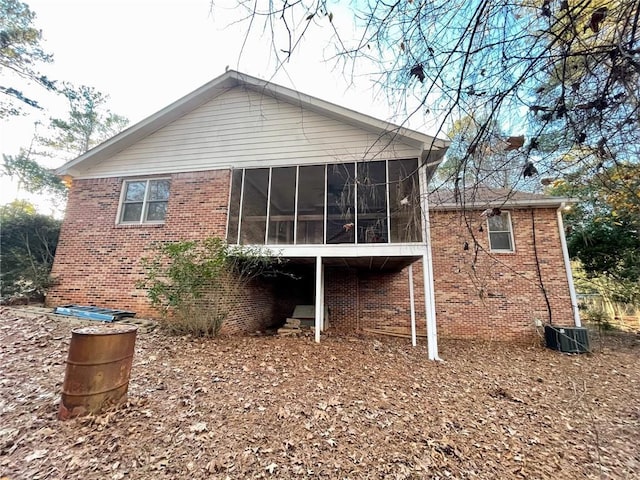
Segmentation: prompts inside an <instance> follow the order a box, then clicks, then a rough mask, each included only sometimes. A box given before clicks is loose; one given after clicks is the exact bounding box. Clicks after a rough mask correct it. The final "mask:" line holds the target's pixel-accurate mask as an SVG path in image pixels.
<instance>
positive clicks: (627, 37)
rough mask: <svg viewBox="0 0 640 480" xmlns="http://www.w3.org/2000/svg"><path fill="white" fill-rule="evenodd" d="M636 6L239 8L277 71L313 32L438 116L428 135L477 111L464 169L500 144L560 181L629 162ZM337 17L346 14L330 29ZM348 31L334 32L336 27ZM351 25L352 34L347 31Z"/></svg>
mask: <svg viewBox="0 0 640 480" xmlns="http://www.w3.org/2000/svg"><path fill="white" fill-rule="evenodd" d="M639 3H640V2H638V1H637V0H635V1H615V2H603V1H589V0H533V1H520V2H507V1H505V0H489V1H483V0H472V1H466V0H465V1H463V0H447V1H444V0H435V1H429V2H421V1H414V0H408V1H398V2H390V3H386V2H381V1H376V0H374V1H372V2H368V3H366V2H365V3H362V2H359V3H354V4H351V6H349V7H344V6H343V5H339V4H334V3H332V2H329V1H327V0H302V1H298V2H289V1H287V0H280V1H270V2H262V3H261V2H255V3H254V2H251V3H249V2H238V5H239V6H240V7H241V8H244V9H245V10H248V12H247V15H246V16H245V18H246V21H247V22H248V24H247V25H248V33H247V35H251V34H252V32H253V31H255V32H257V33H258V32H260V33H262V32H263V31H264V30H266V31H268V32H270V33H271V38H272V45H273V49H272V50H273V54H274V55H275V56H276V57H277V58H278V59H279V62H280V63H279V66H283V65H284V64H285V63H286V62H287V61H289V60H291V59H292V58H293V57H294V55H296V54H300V53H301V51H302V49H303V48H304V42H302V40H303V38H304V37H305V36H306V35H309V32H310V31H311V30H315V31H316V33H317V34H318V35H323V33H324V32H326V33H324V36H325V38H326V41H327V43H328V44H329V45H330V46H331V48H332V49H333V52H334V55H333V56H332V57H331V59H332V60H333V61H334V62H335V65H336V66H337V67H339V68H342V70H343V71H344V72H348V73H349V74H351V75H353V76H362V73H361V72H362V71H365V69H366V71H368V72H373V73H369V74H367V76H368V77H369V78H371V79H372V80H373V81H375V82H376V83H377V84H379V85H383V86H384V88H385V89H386V91H387V92H388V96H389V100H390V101H389V104H391V105H399V106H401V107H402V108H403V109H404V111H405V121H409V120H410V119H411V117H413V116H431V117H435V118H438V119H439V123H438V128H437V129H436V133H444V132H447V131H449V130H450V129H451V127H452V126H453V124H454V122H455V121H456V120H458V119H461V118H464V117H467V116H475V118H476V119H478V118H480V117H478V116H477V115H476V113H477V112H481V113H482V115H481V120H479V121H478V124H477V126H476V127H475V129H474V132H473V135H472V136H471V137H470V138H469V139H468V148H467V149H466V151H464V152H463V154H462V156H461V158H460V159H459V162H460V164H461V167H460V168H462V169H463V170H464V169H465V166H466V164H467V163H472V162H473V160H474V155H478V152H479V151H481V150H482V147H483V146H485V145H490V144H491V143H492V142H495V141H496V139H498V138H500V137H501V136H503V137H504V136H507V138H508V137H512V138H519V137H520V136H523V139H524V140H525V141H524V142H522V145H521V146H519V147H518V148H516V149H514V150H513V151H511V153H510V156H511V157H512V158H513V161H514V162H516V163H518V164H519V167H520V169H521V171H522V173H524V172H525V170H526V169H528V172H529V173H531V172H533V171H534V170H532V168H531V167H532V166H534V167H535V171H536V172H537V173H538V174H539V178H541V177H545V176H546V177H553V178H558V177H560V176H562V175H564V174H565V173H568V172H571V171H573V170H574V169H575V168H576V166H578V165H577V164H576V163H566V162H560V161H559V159H560V158H561V157H562V156H563V155H564V154H565V153H567V152H569V151H571V150H572V149H574V148H575V149H577V150H576V151H579V152H580V153H582V155H581V156H580V157H579V158H578V157H576V158H577V162H578V163H579V164H582V163H590V162H593V163H594V164H595V165H597V164H599V163H604V164H605V165H606V164H607V163H609V164H611V163H613V162H614V161H615V159H618V161H619V160H625V161H634V162H636V161H637V160H636V159H637V158H638V145H639V143H640V142H639V140H640V138H639V134H638V132H640V128H638V126H639V125H640V116H639V115H638V111H639V110H638V92H639V91H640V85H639V76H640V47H639V46H638V42H639V40H640V29H638V23H639V22H638V20H639V17H640V6H639ZM340 16H347V17H349V19H348V21H346V22H343V23H339V22H338V19H339V18H340ZM345 24H346V27H347V28H341V26H343V25H345ZM354 25H355V27H356V35H352V34H351V32H350V29H352V28H353V26H354Z"/></svg>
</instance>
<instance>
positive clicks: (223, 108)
mask: <svg viewBox="0 0 640 480" xmlns="http://www.w3.org/2000/svg"><path fill="white" fill-rule="evenodd" d="M399 140H400V138H399V137H398V138H396V139H395V140H394V136H393V134H392V133H387V134H385V135H381V134H379V133H375V132H371V131H367V130H365V129H362V128H358V127H355V126H353V125H349V124H346V123H344V122H340V121H338V120H335V119H333V118H330V117H328V116H324V115H321V114H319V113H316V112H314V111H311V110H309V109H304V108H303V107H300V106H296V105H293V104H291V103H287V102H284V101H279V100H277V99H276V98H274V97H272V96H269V95H262V94H260V93H258V92H254V91H252V90H248V89H246V88H244V87H236V88H233V89H231V90H228V91H226V92H225V93H223V94H221V95H219V96H217V97H216V98H214V99H212V100H210V101H208V102H207V103H205V104H203V105H201V106H200V107H198V108H196V109H194V110H192V111H190V112H188V113H187V114H185V115H184V116H182V117H181V118H179V119H177V120H175V121H174V122H172V123H171V124H169V125H167V126H165V127H163V128H161V129H159V130H157V131H156V132H154V133H152V134H150V135H148V136H147V137H145V138H143V139H141V140H139V141H138V142H137V143H135V144H133V145H131V146H130V147H128V148H126V149H124V150H122V151H121V152H119V153H116V154H115V155H113V156H111V157H110V158H108V159H106V160H103V161H101V162H99V163H95V164H93V165H91V163H92V162H87V163H89V164H88V165H87V164H85V165H84V166H83V167H84V168H81V172H78V173H79V175H78V177H80V178H96V177H110V176H128V175H145V174H155V173H173V172H186V171H199V170H211V169H217V168H229V167H235V168H240V167H256V166H270V165H295V164H317V163H333V162H346V161H359V160H372V159H389V158H416V157H419V156H420V154H421V150H420V149H419V148H416V147H412V146H410V145H408V144H406V143H402V142H401V141H399Z"/></svg>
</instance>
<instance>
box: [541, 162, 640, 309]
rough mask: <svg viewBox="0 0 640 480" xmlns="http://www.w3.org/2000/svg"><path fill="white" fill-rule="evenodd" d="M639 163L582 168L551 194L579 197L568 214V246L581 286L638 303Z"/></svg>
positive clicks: (639, 284)
mask: <svg viewBox="0 0 640 480" xmlns="http://www.w3.org/2000/svg"><path fill="white" fill-rule="evenodd" d="M639 182H640V165H635V164H631V163H623V164H619V165H613V166H610V167H602V168H600V169H598V171H597V172H595V173H594V172H592V171H590V170H589V169H587V171H583V170H579V171H576V172H574V173H572V174H571V175H569V176H568V177H567V178H566V179H564V180H559V181H556V182H555V183H554V184H553V185H551V186H550V187H549V190H548V191H549V193H551V194H555V195H562V196H569V197H573V198H576V199H579V200H581V202H580V203H578V204H577V205H575V206H574V208H573V209H572V211H571V212H570V213H569V214H567V215H566V216H565V220H566V225H567V229H568V233H567V245H568V247H569V253H570V254H571V257H572V258H573V259H575V260H578V261H579V262H580V270H579V271H580V276H581V278H582V282H581V285H582V286H583V287H585V286H587V287H588V285H589V284H588V282H592V284H593V286H592V287H590V288H591V289H595V290H597V291H598V292H599V293H600V294H601V295H602V296H603V297H604V298H606V299H610V300H612V301H618V302H621V301H622V302H629V303H637V302H639V301H640V296H639V295H638V292H640V188H639V187H640V185H639Z"/></svg>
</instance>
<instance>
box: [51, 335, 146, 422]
mask: <svg viewBox="0 0 640 480" xmlns="http://www.w3.org/2000/svg"><path fill="white" fill-rule="evenodd" d="M137 330H138V328H137V327H135V326H133V325H100V326H90V327H80V328H74V329H73V330H72V331H71V343H70V345H69V355H68V357H67V368H66V372H65V377H64V383H63V385H62V399H61V401H60V410H59V411H58V418H60V419H61V420H64V419H67V418H71V417H75V416H78V415H83V414H86V413H97V412H99V411H100V410H101V409H102V408H103V407H104V406H106V405H113V404H117V403H120V402H122V401H124V400H125V399H126V397H127V390H128V389H129V376H130V374H131V363H132V362H133V351H134V347H135V343H136V332H137Z"/></svg>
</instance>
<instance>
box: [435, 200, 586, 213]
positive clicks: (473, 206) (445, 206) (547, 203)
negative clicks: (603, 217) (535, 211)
mask: <svg viewBox="0 0 640 480" xmlns="http://www.w3.org/2000/svg"><path fill="white" fill-rule="evenodd" d="M576 202H577V200H576V199H574V198H568V197H549V198H544V199H539V200H508V199H506V200H494V201H490V202H472V203H465V204H462V203H451V202H448V203H440V204H436V203H433V202H429V209H430V210H467V211H468V210H481V209H485V208H487V207H501V208H509V207H516V208H546V207H549V208H551V207H555V208H558V207H561V206H563V205H571V204H574V203H576Z"/></svg>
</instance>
